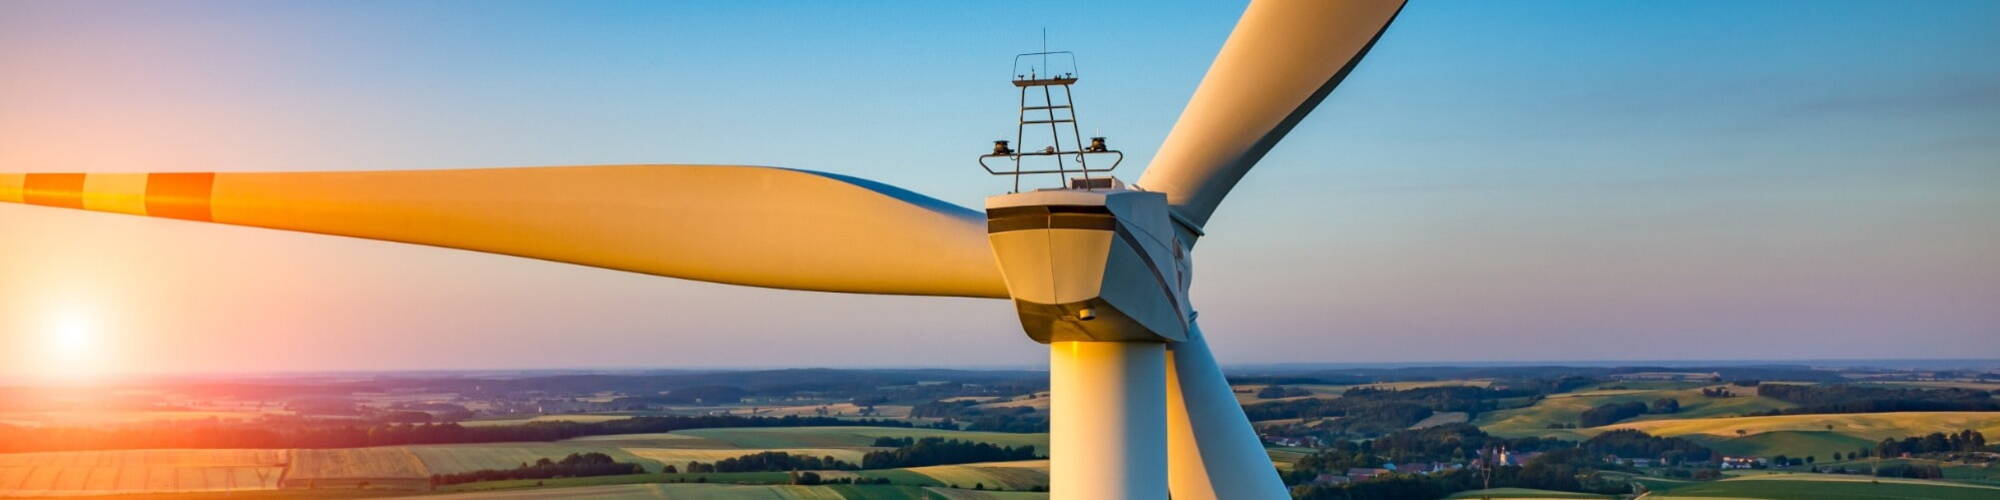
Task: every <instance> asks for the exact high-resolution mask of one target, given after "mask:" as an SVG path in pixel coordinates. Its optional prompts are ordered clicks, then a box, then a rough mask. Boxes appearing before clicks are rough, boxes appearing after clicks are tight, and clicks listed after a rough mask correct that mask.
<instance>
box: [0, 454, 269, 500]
mask: <svg viewBox="0 0 2000 500" xmlns="http://www.w3.org/2000/svg"><path fill="white" fill-rule="evenodd" d="M290 461H291V454H290V453H289V452H288V451H286V450H121V451H78V452H52V453H14V454H4V455H0V496H50V495H86V494H89V495H100V494H101V495H109V494H127V493H172V492H225V491H249V490H269V489H276V488H278V486H279V478H280V477H281V476H282V475H283V473H284V472H285V468H286V465H287V464H288V463H289V462H290Z"/></svg>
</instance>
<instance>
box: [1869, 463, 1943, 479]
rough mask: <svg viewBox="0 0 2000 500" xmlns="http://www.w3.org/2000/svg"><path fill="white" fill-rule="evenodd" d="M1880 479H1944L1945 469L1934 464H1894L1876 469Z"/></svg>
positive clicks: (1883, 465)
mask: <svg viewBox="0 0 2000 500" xmlns="http://www.w3.org/2000/svg"><path fill="white" fill-rule="evenodd" d="M1875 475H1876V476H1878V477H1907V478H1915V479H1944V468H1942V467H1938V465H1937V464H1934V463H1912V462H1893V463H1887V464H1882V466H1881V467H1876V468H1875Z"/></svg>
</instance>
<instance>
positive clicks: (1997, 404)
mask: <svg viewBox="0 0 2000 500" xmlns="http://www.w3.org/2000/svg"><path fill="white" fill-rule="evenodd" d="M1757 395H1759V396H1763V397H1767V398H1772V399H1776V400H1779V401H1784V402H1787V403H1792V404H1796V405H1799V407H1797V408H1787V409H1783V410H1771V411H1767V412H1762V413H1753V414H1752V415H1794V414H1817V413H1884V412H1896V411H2000V400H1996V399H1994V398H1993V393H1992V392H1991V391H1982V390H1975V389H1962V388H1956V387H1953V388H1944V389H1915V388H1912V389H1903V388H1891V387H1871V386H1860V385H1853V384H1819V385H1800V384H1762V385H1759V386H1758V387H1757Z"/></svg>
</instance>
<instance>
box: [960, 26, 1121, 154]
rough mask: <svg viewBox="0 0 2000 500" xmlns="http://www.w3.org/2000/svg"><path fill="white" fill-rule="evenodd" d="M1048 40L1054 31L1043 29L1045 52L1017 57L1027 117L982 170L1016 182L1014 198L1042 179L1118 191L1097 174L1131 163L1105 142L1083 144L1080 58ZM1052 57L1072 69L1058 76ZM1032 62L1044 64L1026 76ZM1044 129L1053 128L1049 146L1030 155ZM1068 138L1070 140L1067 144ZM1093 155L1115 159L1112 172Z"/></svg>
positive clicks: (1022, 114) (1100, 139)
mask: <svg viewBox="0 0 2000 500" xmlns="http://www.w3.org/2000/svg"><path fill="white" fill-rule="evenodd" d="M1048 38H1049V35H1048V28H1042V51H1041V52H1029V53H1025V54H1016V55H1015V56H1014V79H1013V84H1014V86H1015V87H1016V88H1019V89H1020V94H1021V95H1020V107H1021V112H1020V115H1019V120H1018V121H1017V122H1016V125H1015V127H1014V140H1012V141H1008V140H1005V139H1002V140H996V141H993V152H992V153H990V154H986V155H981V156H980V157H979V166H980V167H982V168H985V169H986V172H987V173H989V174H993V175H1010V176H1013V177H1014V189H1013V191H1009V192H1011V193H1018V192H1021V176H1024V175H1041V174H1056V175H1057V176H1058V178H1059V182H1061V184H1060V186H1062V187H1061V188H1059V189H1062V188H1067V189H1083V190H1095V189H1113V188H1116V187H1117V185H1118V182H1117V181H1116V180H1115V179H1112V178H1111V177H1110V176H1093V175H1092V174H1102V173H1105V172H1110V171H1111V170H1112V169H1116V168H1118V164H1119V163H1123V162H1124V161H1125V153H1122V152H1119V151H1117V150H1113V149H1110V148H1109V147H1107V146H1106V145H1105V141H1104V138H1103V137H1091V138H1090V142H1089V143H1087V144H1086V143H1085V142H1084V141H1083V131H1082V127H1080V126H1078V125H1077V120H1076V117H1077V115H1076V100H1075V98H1074V95H1073V94H1072V93H1071V91H1070V86H1071V85H1073V84H1075V83H1076V81H1077V73H1076V54H1075V53H1072V52H1069V51H1050V50H1048V43H1049V42H1048ZM1052 56H1053V57H1054V58H1055V59H1056V61H1055V64H1056V65H1065V64H1066V65H1067V66H1068V67H1067V68H1064V69H1062V70H1058V69H1055V68H1054V67H1052V66H1050V64H1049V59H1050V58H1051V57H1052ZM1027 57H1035V58H1036V59H1029V61H1030V62H1033V61H1035V60H1040V61H1041V66H1040V67H1037V66H1034V65H1032V64H1030V65H1029V66H1027V67H1026V68H1025V71H1024V70H1023V67H1022V66H1021V60H1022V59H1023V58H1027ZM1056 88H1061V89H1062V100H1061V101H1058V100H1056V95H1055V89H1056ZM1036 93H1039V94H1041V96H1042V99H1041V100H1039V101H1030V100H1029V99H1028V98H1029V97H1030V96H1032V95H1034V94H1036ZM1042 126H1047V127H1048V128H1049V132H1048V133H1049V135H1048V137H1049V142H1048V144H1047V145H1045V146H1043V147H1041V148H1038V149H1029V148H1030V147H1031V146H1029V145H1028V142H1027V141H1028V140H1029V138H1028V133H1029V128H1030V127H1036V130H1037V131H1036V132H1035V135H1038V136H1039V135H1040V134H1041V132H1039V130H1040V129H1039V127H1042ZM1063 132H1069V133H1068V134H1064V133H1063ZM1065 135H1067V136H1069V138H1068V139H1064V138H1063V136H1065ZM1010 143H1011V144H1010ZM1016 146H1018V147H1020V148H1022V150H1020V151H1016V150H1015V149H1014V147H1016ZM1093 155H1113V158H1112V161H1111V166H1108V167H1102V168H1092V167H1091V166H1090V162H1089V157H1090V156H1093ZM996 158H997V159H1002V160H1008V161H1011V162H1012V163H1013V168H1011V169H1009V168H1006V166H1005V163H1002V164H998V165H996V164H991V163H988V162H987V160H989V159H996ZM1044 158H1046V160H1044ZM1048 161H1053V162H1054V163H1055V164H1054V165H1053V168H1051V167H1049V166H1036V165H1029V166H1025V167H1024V166H1023V163H1032V162H1042V163H1041V165H1047V162H1048ZM1100 164H1101V163H1100ZM1071 174H1076V175H1077V177H1071Z"/></svg>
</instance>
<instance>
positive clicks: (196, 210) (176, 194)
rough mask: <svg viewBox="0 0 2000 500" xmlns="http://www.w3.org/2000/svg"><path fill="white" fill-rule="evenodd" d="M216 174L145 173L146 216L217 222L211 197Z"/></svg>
mask: <svg viewBox="0 0 2000 500" xmlns="http://www.w3.org/2000/svg"><path fill="white" fill-rule="evenodd" d="M214 191H215V174H213V173H201V174H152V175H149V176H146V215H151V216H154V217H167V218H172V219H186V220H193V221H202V222H214V220H215V218H214V215H213V212H211V211H210V210H209V197H210V195H212V194H214Z"/></svg>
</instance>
